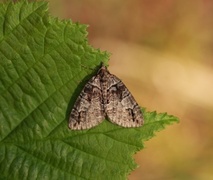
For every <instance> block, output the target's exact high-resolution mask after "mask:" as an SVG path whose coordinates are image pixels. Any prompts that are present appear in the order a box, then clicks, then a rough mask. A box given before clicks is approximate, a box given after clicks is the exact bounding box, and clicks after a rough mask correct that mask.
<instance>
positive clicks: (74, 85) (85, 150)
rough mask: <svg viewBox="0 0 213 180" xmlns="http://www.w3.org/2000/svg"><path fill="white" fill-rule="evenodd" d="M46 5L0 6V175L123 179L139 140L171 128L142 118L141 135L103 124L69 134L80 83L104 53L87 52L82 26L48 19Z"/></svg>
mask: <svg viewBox="0 0 213 180" xmlns="http://www.w3.org/2000/svg"><path fill="white" fill-rule="evenodd" d="M47 9H48V6H47V3H45V2H34V3H27V2H25V1H21V2H19V3H16V4H13V3H6V4H1V5H0V13H1V14H0V18H1V19H0V28H1V30H0V119H1V124H0V172H1V176H2V177H3V178H4V177H5V178H7V179H50V178H51V179H124V178H126V176H127V175H128V174H129V173H130V171H132V170H133V169H134V168H135V167H136V164H135V163H134V161H133V159H132V155H133V154H134V153H135V152H136V151H138V150H140V149H142V148H143V141H145V140H148V139H150V138H151V137H152V136H154V132H155V131H158V130H161V129H162V128H164V126H165V125H167V124H171V123H173V122H177V118H175V117H173V116H168V115H167V114H156V113H155V112H153V113H147V112H145V111H144V116H145V124H144V126H143V127H140V128H130V129H126V128H122V127H119V126H116V125H114V124H112V123H110V122H108V121H104V122H103V123H102V124H100V125H99V126H97V127H95V128H93V129H90V130H85V131H71V130H69V129H68V115H69V112H70V110H71V108H72V106H73V104H74V102H75V100H76V97H77V96H78V95H79V93H80V90H81V89H82V87H83V85H84V84H85V83H86V81H87V80H88V79H89V78H90V77H91V76H92V75H93V74H94V73H95V72H96V70H97V68H98V67H99V65H100V63H101V62H105V63H106V62H107V59H108V54H107V53H105V52H100V51H99V50H96V49H93V48H92V47H91V46H89V45H88V42H87V39H86V36H87V32H86V26H85V25H81V24H78V23H72V22H71V21H60V20H57V19H55V18H52V17H49V15H48V13H47Z"/></svg>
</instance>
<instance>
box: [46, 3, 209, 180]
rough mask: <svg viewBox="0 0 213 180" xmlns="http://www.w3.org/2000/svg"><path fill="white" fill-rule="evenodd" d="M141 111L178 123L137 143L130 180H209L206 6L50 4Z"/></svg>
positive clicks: (199, 4)
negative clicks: (78, 30) (96, 51)
mask: <svg viewBox="0 0 213 180" xmlns="http://www.w3.org/2000/svg"><path fill="white" fill-rule="evenodd" d="M49 3H50V12H51V14H52V15H53V16H57V17H59V18H60V19H70V18H71V19H72V20H73V21H74V22H80V23H83V24H88V25H89V28H88V32H89V34H88V39H89V43H90V44H91V45H92V46H93V47H94V48H100V49H101V50H102V51H105V50H106V51H108V52H110V53H111V58H110V61H109V65H110V66H109V70H110V72H111V73H112V74H116V75H117V76H118V77H119V78H121V79H122V80H123V82H124V83H125V84H126V85H127V87H128V88H129V89H130V91H131V92H132V94H133V95H134V97H135V98H136V100H137V101H138V103H139V104H140V105H141V106H142V107H146V108H147V110H148V111H155V110H156V111H157V112H168V113H169V114H172V115H175V116H177V117H179V118H180V123H179V124H174V125H171V126H167V127H166V129H165V130H163V131H161V132H158V133H157V134H156V135H157V136H156V137H154V138H153V139H151V140H149V141H148V142H146V143H145V146H146V148H145V149H144V150H142V151H141V152H139V153H137V154H136V155H135V159H136V162H137V163H138V164H139V165H140V166H139V168H137V169H136V170H135V171H134V172H132V173H131V174H130V175H129V179H130V180H140V179H143V180H161V179H162V180H170V179H171V180H179V179H181V180H191V179H193V180H212V179H213V1H212V0H187V1H186V0H116V1H112V0H108V1H106V0H50V1H49Z"/></svg>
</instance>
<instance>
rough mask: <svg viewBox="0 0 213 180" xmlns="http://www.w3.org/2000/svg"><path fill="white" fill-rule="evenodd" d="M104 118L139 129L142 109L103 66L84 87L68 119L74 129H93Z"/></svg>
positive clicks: (124, 87) (123, 86)
mask: <svg viewBox="0 0 213 180" xmlns="http://www.w3.org/2000/svg"><path fill="white" fill-rule="evenodd" d="M105 117H107V119H109V121H111V122H112V123H115V124H117V125H120V126H123V127H140V126H142V125H143V122H144V119H143V114H142V112H141V109H140V107H139V105H138V104H137V102H136V101H135V99H134V97H133V96H132V94H131V93H130V92H129V90H128V89H127V87H126V86H125V85H124V84H123V82H122V81H121V80H120V79H119V78H117V77H116V76H115V75H113V74H110V72H109V71H108V70H107V68H106V66H104V65H102V67H101V68H100V69H99V71H98V73H97V74H96V75H95V76H93V77H92V78H91V79H90V80H89V81H88V83H86V85H85V86H84V88H83V90H82V91H81V93H80V95H79V96H78V98H77V100H76V102H75V104H74V106H73V109H72V110H71V113H70V117H69V128H70V129H72V130H82V129H90V128H92V127H94V126H97V125H98V124H99V123H101V122H102V121H103V120H104V119H105Z"/></svg>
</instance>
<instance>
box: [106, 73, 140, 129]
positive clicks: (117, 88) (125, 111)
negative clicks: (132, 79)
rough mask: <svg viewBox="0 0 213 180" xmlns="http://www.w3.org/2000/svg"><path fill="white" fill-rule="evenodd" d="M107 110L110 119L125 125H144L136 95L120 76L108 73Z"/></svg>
mask: <svg viewBox="0 0 213 180" xmlns="http://www.w3.org/2000/svg"><path fill="white" fill-rule="evenodd" d="M106 79H107V83H106V84H107V102H106V104H105V112H106V114H107V116H108V118H109V120H110V121H111V122H113V123H116V124H118V125H120V126H123V127H139V126H141V125H143V122H144V120H143V115H142V112H141V109H140V107H139V105H138V104H137V102H136V101H135V99H134V97H133V96H132V95H131V93H130V92H129V90H128V89H127V88H126V86H125V85H124V84H123V83H122V82H121V80H120V79H119V78H117V77H116V76H114V75H112V74H110V73H109V74H108V78H106Z"/></svg>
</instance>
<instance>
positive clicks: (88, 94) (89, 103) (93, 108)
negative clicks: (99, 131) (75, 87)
mask: <svg viewBox="0 0 213 180" xmlns="http://www.w3.org/2000/svg"><path fill="white" fill-rule="evenodd" d="M100 87H101V86H100V78H99V77H98V76H94V77H93V78H92V79H91V80H90V81H89V82H88V83H87V84H86V85H85V86H84V88H83V90H82V91H81V93H80V95H79V97H78V98H77V100H76V102H75V104H74V107H73V109H72V111H71V113H70V117H69V128H70V129H72V130H80V129H89V128H92V127H94V126H96V125H98V124H99V123H101V122H102V121H103V120H104V111H103V104H102V92H101V88H100Z"/></svg>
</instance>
